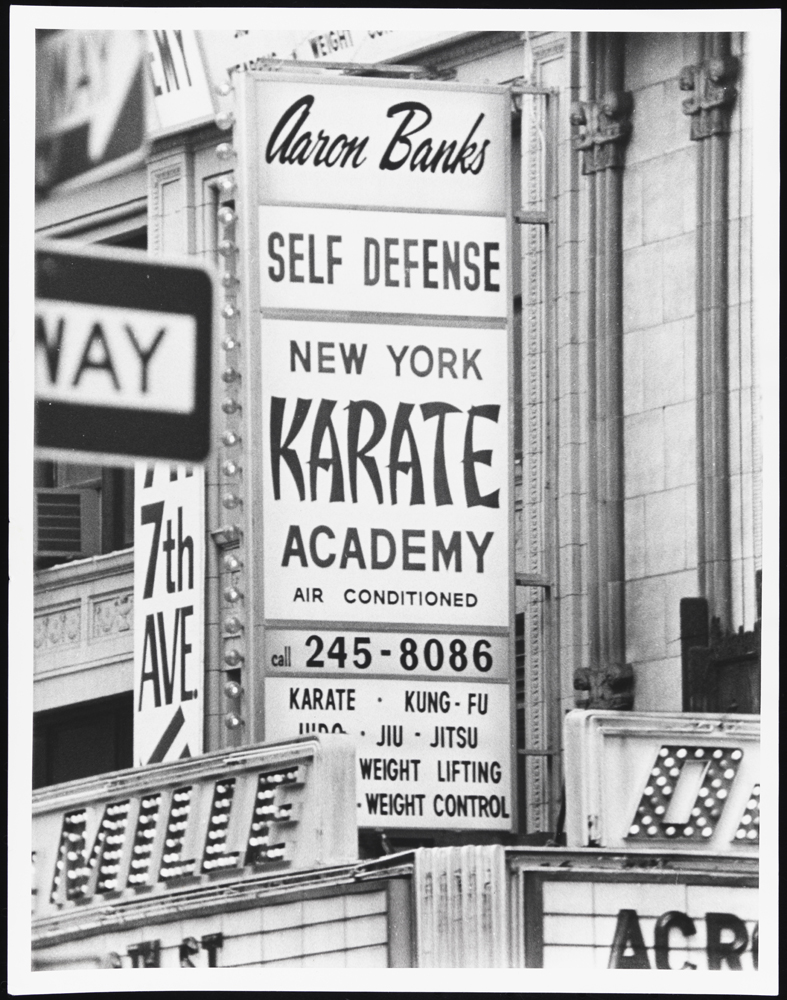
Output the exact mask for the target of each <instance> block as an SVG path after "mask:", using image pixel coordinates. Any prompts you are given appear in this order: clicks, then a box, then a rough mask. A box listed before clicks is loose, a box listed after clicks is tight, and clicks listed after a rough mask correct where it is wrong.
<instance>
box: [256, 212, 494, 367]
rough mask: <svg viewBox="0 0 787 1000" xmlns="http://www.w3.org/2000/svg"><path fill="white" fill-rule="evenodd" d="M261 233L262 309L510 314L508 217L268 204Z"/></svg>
mask: <svg viewBox="0 0 787 1000" xmlns="http://www.w3.org/2000/svg"><path fill="white" fill-rule="evenodd" d="M260 241H261V246H262V247H263V248H264V249H263V253H262V254H261V255H260V287H261V290H262V302H263V305H264V308H266V309H275V308H281V309H287V308H292V307H293V305H294V304H295V303H296V302H298V303H299V304H301V305H303V306H305V305H306V302H308V308H310V309H326V310H328V309H331V310H341V311H347V312H373V313H408V314H415V315H418V314H421V315H436V316H440V315H442V316H456V317H493V318H495V319H498V320H500V319H503V320H504V319H505V316H506V312H507V306H508V294H507V293H508V289H507V281H506V271H507V261H506V255H505V254H506V221H505V219H503V218H496V217H489V216H469V217H468V216H463V215H432V214H425V213H419V214H416V213H410V212H348V211H346V210H344V209H337V208H289V207H288V208H283V207H279V206H276V207H265V208H262V209H260ZM501 337H502V339H503V340H505V330H502V331H501ZM503 348H504V349H505V345H503ZM438 374H439V373H438Z"/></svg>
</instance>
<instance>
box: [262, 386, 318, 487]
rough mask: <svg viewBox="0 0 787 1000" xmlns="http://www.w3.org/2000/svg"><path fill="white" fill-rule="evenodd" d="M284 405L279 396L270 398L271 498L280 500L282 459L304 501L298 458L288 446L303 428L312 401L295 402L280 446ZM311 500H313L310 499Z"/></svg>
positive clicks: (285, 401)
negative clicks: (288, 428) (285, 437)
mask: <svg viewBox="0 0 787 1000" xmlns="http://www.w3.org/2000/svg"><path fill="white" fill-rule="evenodd" d="M286 403H287V400H286V399H284V398H282V397H281V396H271V477H272V479H273V496H274V497H275V499H276V500H279V499H281V487H280V476H279V473H280V465H281V459H282V458H283V459H284V461H285V462H286V463H287V467H288V469H289V470H290V472H291V474H292V478H293V479H294V480H295V485H296V487H297V488H298V497H299V499H301V500H304V499H305V496H306V494H305V489H304V482H303V471H302V470H301V463H300V459H299V458H298V453H297V452H296V451H295V449H294V448H291V447H290V445H291V444H292V442H293V441H294V440H295V438H296V437H297V436H298V433H299V431H300V429H301V427H303V422H304V421H305V420H306V416H307V414H308V412H309V409H310V408H311V405H312V401H311V400H310V399H299V400H298V401H297V403H296V404H295V415H294V417H293V418H292V424H291V425H290V430H289V433H288V434H287V439H286V440H285V442H284V444H282V440H281V438H282V425H283V423H284V407H285V405H286ZM312 499H314V498H313V497H312Z"/></svg>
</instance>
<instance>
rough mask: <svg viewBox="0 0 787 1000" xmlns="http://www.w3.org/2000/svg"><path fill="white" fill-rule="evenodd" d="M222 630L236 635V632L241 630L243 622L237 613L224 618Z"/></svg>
mask: <svg viewBox="0 0 787 1000" xmlns="http://www.w3.org/2000/svg"><path fill="white" fill-rule="evenodd" d="M224 631H225V632H229V633H230V634H231V635H237V633H238V632H242V631H243V622H242V621H241V620H240V618H238V616H237V615H230V616H229V618H225V619H224Z"/></svg>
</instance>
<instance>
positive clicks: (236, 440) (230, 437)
mask: <svg viewBox="0 0 787 1000" xmlns="http://www.w3.org/2000/svg"><path fill="white" fill-rule="evenodd" d="M221 440H222V442H223V443H224V444H225V445H226V446H227V447H228V448H231V447H232V446H233V445H236V444H240V435H239V434H235V432H234V431H225V432H224V433H223V434H222V435H221Z"/></svg>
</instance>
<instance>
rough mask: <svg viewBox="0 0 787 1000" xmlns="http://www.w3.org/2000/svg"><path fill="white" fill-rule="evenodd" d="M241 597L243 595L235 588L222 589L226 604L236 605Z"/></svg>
mask: <svg viewBox="0 0 787 1000" xmlns="http://www.w3.org/2000/svg"><path fill="white" fill-rule="evenodd" d="M242 597H243V594H241V592H240V591H239V590H238V588H237V587H225V588H224V600H225V601H226V602H227V603H228V604H236V603H237V602H238V601H239V600H240V599H241V598H242Z"/></svg>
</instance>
